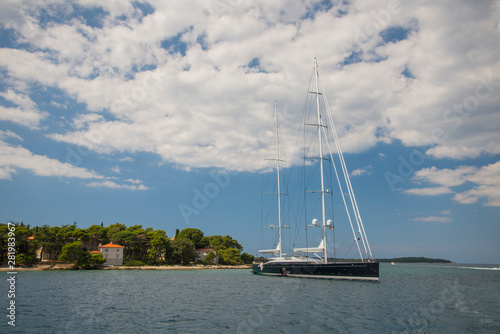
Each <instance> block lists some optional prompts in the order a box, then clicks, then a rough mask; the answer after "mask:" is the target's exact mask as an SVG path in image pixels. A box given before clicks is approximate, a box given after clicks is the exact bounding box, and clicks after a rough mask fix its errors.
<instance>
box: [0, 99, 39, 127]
mask: <svg viewBox="0 0 500 334" xmlns="http://www.w3.org/2000/svg"><path fill="white" fill-rule="evenodd" d="M0 96H1V97H3V98H4V99H5V100H7V101H9V102H11V103H13V104H15V105H17V106H18V108H6V107H4V106H1V105H0V120H3V121H10V122H14V123H17V124H20V125H24V126H27V127H29V128H32V129H35V128H37V127H38V126H39V124H40V122H41V121H42V120H43V119H44V118H46V117H47V116H48V113H46V112H40V111H38V109H37V107H36V104H35V103H34V102H33V101H32V100H31V99H30V98H29V97H28V96H27V95H24V94H19V93H16V92H15V91H13V90H11V89H8V90H7V91H6V92H0Z"/></svg>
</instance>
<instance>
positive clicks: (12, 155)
mask: <svg viewBox="0 0 500 334" xmlns="http://www.w3.org/2000/svg"><path fill="white" fill-rule="evenodd" d="M19 168H21V169H26V170H30V171H31V172H32V173H33V174H35V175H40V176H57V177H67V178H81V179H101V178H103V177H102V176H100V175H99V174H97V173H95V172H94V171H91V170H88V169H86V168H82V167H76V166H73V165H71V164H69V163H66V162H60V161H59V160H55V159H51V158H48V157H47V156H43V155H37V154H33V153H32V152H30V151H29V150H27V149H26V148H24V147H22V146H11V145H9V144H7V143H5V142H4V141H2V140H0V169H1V172H0V178H1V179H7V180H12V174H14V173H16V170H17V169H19Z"/></svg>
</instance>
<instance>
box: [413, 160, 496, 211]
mask: <svg viewBox="0 0 500 334" xmlns="http://www.w3.org/2000/svg"><path fill="white" fill-rule="evenodd" d="M413 180H414V181H416V182H419V183H421V182H425V183H427V184H434V185H438V186H437V187H436V186H434V187H424V188H413V189H407V190H405V191H404V193H406V194H412V195H420V196H435V195H441V194H448V193H455V196H454V197H453V199H454V200H455V201H457V202H458V203H461V204H474V203H476V202H477V201H478V200H479V199H480V198H484V199H485V200H486V201H485V203H484V205H485V206H500V161H498V162H496V163H492V164H489V165H486V166H482V167H472V166H460V167H457V168H456V169H448V168H446V169H437V168H436V167H431V168H425V169H422V170H420V171H418V172H416V173H415V176H414V178H413ZM467 183H470V184H471V188H470V189H468V190H455V191H453V190H452V189H451V188H450V187H455V186H462V185H466V184H467Z"/></svg>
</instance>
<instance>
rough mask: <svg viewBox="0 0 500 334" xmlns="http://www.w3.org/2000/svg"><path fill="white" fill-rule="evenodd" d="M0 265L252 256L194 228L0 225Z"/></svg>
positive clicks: (207, 264) (160, 263) (199, 263)
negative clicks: (170, 230)
mask: <svg viewBox="0 0 500 334" xmlns="http://www.w3.org/2000/svg"><path fill="white" fill-rule="evenodd" d="M0 243H2V246H3V247H2V248H1V251H0V263H1V264H2V265H4V266H5V265H7V266H9V268H11V270H12V269H13V268H18V267H19V266H23V267H24V268H33V269H35V268H39V269H42V270H47V269H54V270H57V269H110V268H119V267H123V268H129V269H133V268H141V267H147V268H148V269H151V268H152V267H158V268H159V267H162V269H163V268H165V269H167V268H169V269H170V268H172V269H173V268H175V269H179V267H180V266H183V267H186V268H187V267H191V268H193V269H194V268H199V269H202V268H231V267H234V268H238V267H241V266H244V267H245V268H247V267H248V265H249V264H251V263H252V262H253V261H254V256H253V255H250V254H247V253H245V252H242V251H243V247H242V246H241V245H240V243H238V241H237V240H235V239H233V238H232V237H231V236H228V235H226V236H222V235H212V236H205V235H204V233H203V232H202V231H201V230H199V229H196V228H185V229H183V230H182V231H179V230H178V229H177V230H176V231H175V235H174V236H173V237H168V236H167V233H166V232H165V231H163V230H153V228H151V227H147V228H143V226H142V225H133V226H125V225H124V224H120V223H115V224H111V225H109V226H107V227H105V226H104V224H103V223H101V224H100V225H92V226H90V227H88V228H85V229H81V228H78V227H77V224H76V222H75V223H73V224H68V225H62V226H48V225H44V226H35V227H32V226H30V225H24V224H23V222H21V223H17V222H9V223H8V224H1V223H0Z"/></svg>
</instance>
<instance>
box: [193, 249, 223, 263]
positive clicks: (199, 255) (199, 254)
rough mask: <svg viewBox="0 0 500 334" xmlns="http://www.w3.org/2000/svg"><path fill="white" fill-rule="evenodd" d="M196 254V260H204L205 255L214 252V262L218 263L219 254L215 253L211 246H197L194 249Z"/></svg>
mask: <svg viewBox="0 0 500 334" xmlns="http://www.w3.org/2000/svg"><path fill="white" fill-rule="evenodd" d="M195 251H196V255H197V259H196V260H197V261H205V258H206V257H207V255H208V254H210V253H214V254H215V259H214V260H213V263H214V264H219V255H218V254H217V251H216V250H215V249H213V248H198V249H195Z"/></svg>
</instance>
